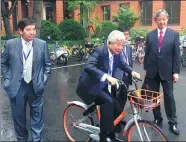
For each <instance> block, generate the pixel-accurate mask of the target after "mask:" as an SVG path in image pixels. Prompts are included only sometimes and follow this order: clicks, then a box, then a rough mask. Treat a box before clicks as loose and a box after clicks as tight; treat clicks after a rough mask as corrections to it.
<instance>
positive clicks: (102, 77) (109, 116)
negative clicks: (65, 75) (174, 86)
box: [76, 30, 140, 142]
mask: <svg viewBox="0 0 186 142" xmlns="http://www.w3.org/2000/svg"><path fill="white" fill-rule="evenodd" d="M124 42H125V36H124V35H123V33H122V32H120V31H117V30H114V31H112V32H111V33H110V34H109V36H108V40H107V44H104V45H103V46H100V47H97V48H96V49H94V51H93V52H92V53H91V54H90V56H89V58H88V60H87V62H86V64H85V67H84V70H83V72H82V73H81V76H80V79H79V83H78V86H77V90H76V92H77V94H78V96H79V97H80V98H81V99H82V100H83V101H84V102H85V103H86V104H91V103H92V102H96V104H99V105H100V113H101V120H100V130H101V132H100V141H101V142H102V141H106V139H107V138H110V139H112V140H116V137H115V135H114V125H113V122H114V118H115V117H116V116H117V115H118V114H119V113H120V112H121V110H122V109H123V108H120V106H119V105H118V103H117V101H116V98H115V96H114V95H113V94H112V93H111V86H113V85H116V84H117V79H116V78H114V77H113V76H115V73H116V69H117V68H120V69H122V70H123V71H125V72H127V73H128V74H132V75H133V76H136V77H138V78H140V75H139V74H138V73H136V72H134V71H133V70H132V68H131V67H130V66H128V65H127V64H126V63H125V62H124V61H123V59H122V58H121V54H120V52H121V51H122V49H123V45H124ZM117 141H119V140H117Z"/></svg>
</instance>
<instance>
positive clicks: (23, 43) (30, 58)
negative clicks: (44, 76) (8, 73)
mask: <svg viewBox="0 0 186 142" xmlns="http://www.w3.org/2000/svg"><path fill="white" fill-rule="evenodd" d="M21 42H22V46H23V50H22V56H23V73H24V72H25V70H26V68H27V66H26V60H29V61H30V62H32V61H33V47H32V42H33V41H29V42H28V43H29V45H30V47H28V45H27V44H26V42H27V41H25V40H24V39H23V38H22V37H21ZM28 48H29V49H28ZM29 52H30V54H29V56H28V53H29ZM24 54H25V56H26V57H27V56H28V58H27V59H26V60H25V56H24ZM31 68H32V67H31Z"/></svg>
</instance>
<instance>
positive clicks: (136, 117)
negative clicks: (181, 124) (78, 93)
mask: <svg viewBox="0 0 186 142" xmlns="http://www.w3.org/2000/svg"><path fill="white" fill-rule="evenodd" d="M138 81H139V80H138V79H136V78H133V82H134V84H135V89H132V90H128V91H127V92H128V99H129V102H130V106H131V110H132V117H131V118H130V120H129V121H127V123H126V125H125V127H124V130H123V136H124V138H123V140H125V141H168V138H167V137H166V135H165V134H164V133H163V131H162V130H161V129H160V128H159V127H158V126H157V125H155V124H154V123H153V122H150V121H148V120H144V119H143V118H142V117H141V116H140V113H139V112H140V110H141V112H142V111H145V112H149V111H151V110H153V109H154V108H155V107H157V106H159V105H160V104H161V103H162V101H163V94H162V93H159V92H154V91H150V90H145V89H138V86H137V82H138ZM118 84H119V89H120V88H121V86H124V87H125V88H126V85H125V84H124V83H123V82H122V81H118ZM67 104H68V106H67V108H66V109H65V111H64V114H63V119H62V125H63V128H64V132H65V134H66V136H67V137H68V139H69V141H87V142H89V141H91V140H92V139H93V140H94V141H99V140H100V138H99V133H100V128H99V124H95V122H96V120H98V122H99V120H100V117H101V116H100V106H99V105H96V104H92V105H91V106H87V105H86V104H85V103H83V102H81V101H70V102H67ZM108 109H109V108H108ZM126 113H127V112H126V110H125V109H123V111H122V112H121V114H120V115H119V116H118V117H117V118H116V119H115V120H114V126H117V125H118V124H119V122H121V121H122V120H123V119H124V117H125V116H126Z"/></svg>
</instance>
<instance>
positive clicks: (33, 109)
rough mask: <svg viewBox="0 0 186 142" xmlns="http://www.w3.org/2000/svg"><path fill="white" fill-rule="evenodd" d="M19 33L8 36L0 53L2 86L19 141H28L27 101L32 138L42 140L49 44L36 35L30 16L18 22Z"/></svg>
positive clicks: (49, 66) (49, 69)
mask: <svg viewBox="0 0 186 142" xmlns="http://www.w3.org/2000/svg"><path fill="white" fill-rule="evenodd" d="M18 28H19V32H20V35H21V37H20V38H15V39H10V40H8V41H7V42H6V48H5V51H4V53H3V54H2V59H1V72H2V76H3V79H4V82H3V87H4V89H5V91H6V92H7V94H8V96H9V98H10V105H11V110H12V117H13V122H14V126H15V132H16V136H17V140H18V141H27V139H28V131H27V128H26V105H27V102H28V104H29V106H30V117H31V118H30V122H31V123H30V124H31V133H32V139H33V141H43V135H42V131H43V126H44V121H43V91H44V87H45V85H46V82H47V80H48V78H49V75H50V72H51V63H50V58H49V52H48V47H47V44H46V42H45V41H43V40H40V39H37V38H35V36H36V24H35V21H33V20H32V19H28V18H26V19H23V20H21V21H20V22H19V23H18Z"/></svg>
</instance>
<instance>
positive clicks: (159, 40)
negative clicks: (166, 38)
mask: <svg viewBox="0 0 186 142" xmlns="http://www.w3.org/2000/svg"><path fill="white" fill-rule="evenodd" d="M162 43H163V32H162V30H161V31H160V36H159V39H158V48H159V50H161V47H162Z"/></svg>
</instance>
